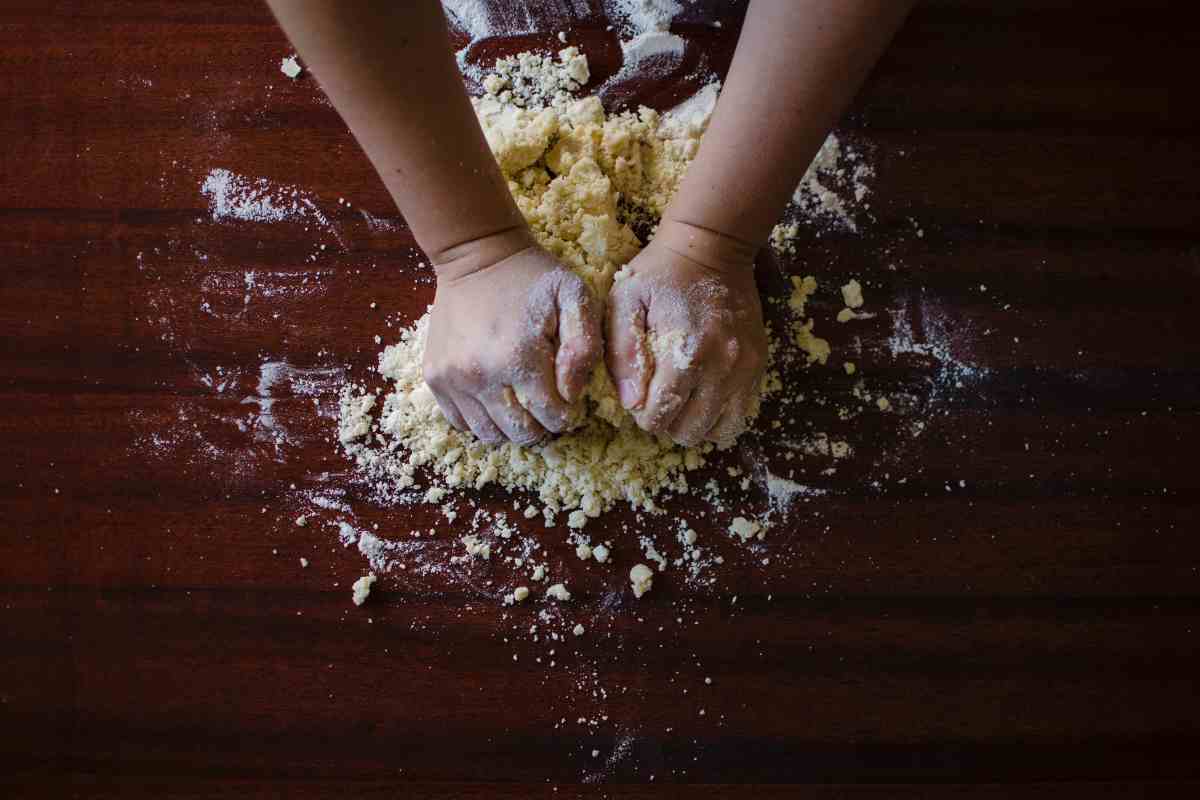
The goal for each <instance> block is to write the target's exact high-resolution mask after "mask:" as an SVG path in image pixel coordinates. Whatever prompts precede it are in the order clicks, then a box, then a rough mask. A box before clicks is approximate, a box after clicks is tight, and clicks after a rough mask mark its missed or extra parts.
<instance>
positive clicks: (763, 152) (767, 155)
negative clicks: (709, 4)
mask: <svg viewBox="0 0 1200 800" xmlns="http://www.w3.org/2000/svg"><path fill="white" fill-rule="evenodd" d="M911 6H912V1H911V0H752V1H751V3H750V8H749V10H748V11H747V12H746V22H745V25H744V26H743V28H742V34H741V39H740V40H739V42H738V46H737V52H736V53H735V54H734V59H733V64H732V65H731V67H730V70H729V76H728V79H727V81H726V83H725V87H724V89H723V90H722V92H721V99H720V101H719V102H718V103H717V108H716V111H715V113H714V114H713V119H712V122H711V123H710V125H709V127H708V131H707V132H706V133H705V135H704V141H703V143H702V144H701V146H700V152H699V153H698V154H697V157H696V160H695V162H694V163H693V164H692V166H691V167H690V168H689V169H688V173H687V175H686V176H685V178H684V180H683V183H682V185H681V186H680V188H679V191H678V193H677V194H676V197H675V200H674V201H673V202H672V203H671V205H670V207H669V208H668V209H667V212H666V214H665V215H664V216H665V219H666V221H667V222H668V223H670V222H672V221H673V222H680V223H686V224H687V225H690V226H695V227H699V228H705V229H708V230H709V231H715V232H717V233H718V234H721V235H723V236H725V237H730V238H731V239H733V240H734V242H733V243H732V245H731V246H733V247H734V248H735V249H736V248H738V247H739V246H740V247H746V248H750V249H757V248H759V247H761V246H762V245H764V244H765V243H766V241H767V237H768V236H769V235H770V232H771V228H772V227H773V226H774V224H775V222H776V221H777V220H778V219H779V215H780V214H781V213H782V212H783V209H784V206H786V205H787V201H788V199H789V198H790V197H791V195H792V192H793V191H794V190H795V188H796V185H797V184H798V183H799V182H800V179H801V178H802V177H803V176H804V171H805V170H806V169H807V167H808V164H809V163H810V162H811V161H812V158H813V156H814V155H815V154H816V152H817V150H818V149H819V148H820V146H821V143H822V142H823V141H824V139H825V136H826V135H827V134H828V132H829V130H830V128H832V127H833V125H834V123H836V122H837V120H838V118H839V117H840V116H841V114H842V112H843V111H844V110H845V108H846V106H847V105H848V104H849V103H850V100H851V99H852V98H853V97H854V94H855V93H856V92H857V91H858V88H859V86H860V85H861V84H862V82H863V80H864V79H865V78H866V76H867V73H868V72H869V71H870V69H871V67H872V66H873V65H874V64H875V62H876V61H877V60H878V58H879V56H880V55H881V54H882V52H883V49H884V48H885V47H886V46H887V43H888V42H889V41H890V40H891V38H892V36H893V35H894V34H895V32H896V30H897V29H898V28H899V27H900V23H901V22H902V21H903V19H904V17H905V16H906V15H907V13H908V11H909V9H910V8H911ZM668 227H669V226H668Z"/></svg>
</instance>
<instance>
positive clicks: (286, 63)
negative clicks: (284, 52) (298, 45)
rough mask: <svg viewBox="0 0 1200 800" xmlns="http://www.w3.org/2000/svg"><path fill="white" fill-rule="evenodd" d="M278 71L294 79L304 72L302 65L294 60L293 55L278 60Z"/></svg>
mask: <svg viewBox="0 0 1200 800" xmlns="http://www.w3.org/2000/svg"><path fill="white" fill-rule="evenodd" d="M279 71H280V72H282V73H283V74H284V75H287V76H288V77H289V78H291V79H292V80H295V79H296V78H299V77H300V73H301V72H304V67H302V66H300V62H299V61H297V60H296V57H295V56H288V57H287V58H285V59H283V60H282V61H281V62H279Z"/></svg>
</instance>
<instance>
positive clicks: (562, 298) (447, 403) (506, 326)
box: [422, 240, 601, 445]
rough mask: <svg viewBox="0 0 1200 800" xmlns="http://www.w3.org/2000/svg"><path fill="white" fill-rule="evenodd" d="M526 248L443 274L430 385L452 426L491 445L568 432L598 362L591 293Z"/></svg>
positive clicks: (428, 362)
mask: <svg viewBox="0 0 1200 800" xmlns="http://www.w3.org/2000/svg"><path fill="white" fill-rule="evenodd" d="M527 241H528V244H527V246H525V247H522V248H520V249H518V250H517V251H516V252H515V253H513V254H511V255H507V256H504V257H502V258H500V259H499V260H496V261H495V262H494V263H490V264H488V263H487V261H488V258H489V257H488V256H485V257H484V262H483V263H484V266H479V264H478V263H475V264H472V265H471V269H470V270H469V271H466V272H465V273H464V272H463V270H461V269H455V270H449V269H441V268H439V279H438V288H437V296H436V298H435V299H434V304H433V309H432V311H431V312H430V319H429V334H428V339H427V340H426V344H425V358H424V363H423V365H422V369H423V371H424V378H425V382H426V383H427V384H428V385H429V388H430V390H432V392H433V395H434V397H435V398H437V402H438V405H439V406H440V407H441V409H442V413H443V414H444V415H445V416H446V419H447V420H449V422H450V424H451V425H453V426H454V427H455V428H457V429H458V430H460V431H466V430H470V431H471V432H473V433H474V434H475V436H476V437H478V438H479V439H480V441H483V442H485V443H487V444H499V443H501V442H503V441H504V440H505V439H507V440H509V441H511V442H514V443H516V444H520V445H530V444H535V443H537V442H539V441H542V440H543V439H545V438H546V437H547V436H548V435H549V434H550V433H561V432H562V431H565V430H567V428H568V427H570V425H571V423H572V420H573V418H574V414H573V408H572V404H574V403H575V401H576V400H578V398H579V397H580V395H581V394H582V393H583V389H584V387H585V386H586V385H587V381H588V378H589V376H590V375H591V371H592V367H593V366H594V365H595V363H596V361H597V360H598V359H599V357H600V345H601V339H600V319H599V308H598V303H597V302H596V301H595V299H594V298H593V297H592V293H591V291H590V290H589V289H588V288H587V286H586V285H585V284H584V282H583V281H582V280H581V279H580V278H579V277H578V276H576V275H575V274H573V273H572V272H570V271H569V270H567V269H566V268H565V267H563V266H562V265H561V264H559V263H558V262H557V261H555V260H554V258H553V257H552V256H550V254H548V253H546V252H545V251H544V250H542V249H541V248H540V247H538V246H536V245H534V244H532V240H527ZM493 254H494V251H493ZM459 261H460V262H461V261H462V259H460V260H459Z"/></svg>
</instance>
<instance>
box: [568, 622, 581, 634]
mask: <svg viewBox="0 0 1200 800" xmlns="http://www.w3.org/2000/svg"><path fill="white" fill-rule="evenodd" d="M571 633H573V634H575V635H576V636H583V625H581V624H579V623H575V627H574V628H572V629H571Z"/></svg>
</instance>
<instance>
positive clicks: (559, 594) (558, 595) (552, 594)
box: [546, 583, 571, 603]
mask: <svg viewBox="0 0 1200 800" xmlns="http://www.w3.org/2000/svg"><path fill="white" fill-rule="evenodd" d="M546 597H548V598H551V599H553V600H557V601H559V602H560V603H565V602H567V601H568V600H570V599H571V593H570V592H568V591H567V587H566V586H564V585H563V584H561V583H556V584H554V585H553V586H551V587H550V588H549V589H547V590H546Z"/></svg>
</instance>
